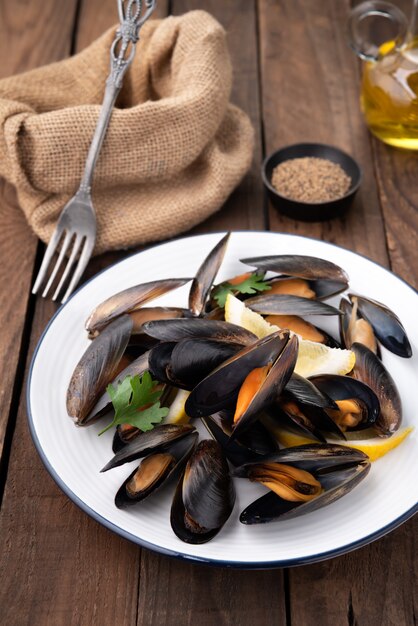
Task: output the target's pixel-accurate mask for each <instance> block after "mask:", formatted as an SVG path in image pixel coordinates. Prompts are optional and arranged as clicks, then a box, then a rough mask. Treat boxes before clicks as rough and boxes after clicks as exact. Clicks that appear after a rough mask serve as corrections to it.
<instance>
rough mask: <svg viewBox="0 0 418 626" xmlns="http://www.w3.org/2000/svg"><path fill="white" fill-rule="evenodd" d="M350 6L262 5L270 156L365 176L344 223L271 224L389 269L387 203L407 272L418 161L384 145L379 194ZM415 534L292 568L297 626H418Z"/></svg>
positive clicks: (311, 2)
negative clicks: (314, 152) (304, 145)
mask: <svg viewBox="0 0 418 626" xmlns="http://www.w3.org/2000/svg"><path fill="white" fill-rule="evenodd" d="M348 10H349V3H348V2H343V1H341V2H332V1H330V2H322V1H321V2H319V1H315V0H307V1H305V0H279V1H277V0H260V2H259V14H260V47H261V67H262V94H263V99H262V105H263V120H264V132H265V144H266V150H267V152H270V151H273V150H275V149H277V148H279V147H281V146H284V145H287V144H291V143H298V142H304V141H313V142H324V143H331V144H334V145H337V146H339V147H341V148H343V149H344V150H346V151H347V152H349V153H351V154H353V156H354V157H355V158H356V159H357V160H358V161H359V163H360V165H361V167H362V169H363V174H364V178H363V182H362V186H361V192H360V193H359V195H358V197H357V198H356V201H355V204H354V206H353V207H352V209H351V210H350V212H349V214H348V215H347V216H346V217H345V218H344V219H338V220H333V221H331V222H327V223H323V224H321V223H314V224H309V223H303V222H295V221H293V220H291V219H288V218H286V217H284V216H281V215H280V214H279V213H278V212H277V211H276V210H275V209H273V208H271V209H270V224H271V228H272V229H273V230H282V231H286V232H296V233H298V234H302V235H307V236H313V237H317V238H320V239H324V240H325V241H331V242H333V243H337V244H339V245H342V246H345V247H347V248H350V249H352V250H356V251H358V252H361V253H362V254H365V255H366V256H369V257H370V258H372V259H374V260H376V261H378V262H380V263H381V264H383V265H386V266H388V265H389V258H388V254H387V242H386V237H385V235H386V233H385V226H384V224H385V223H384V221H383V219H382V212H381V206H380V203H381V202H382V204H383V206H384V209H385V215H386V228H387V229H388V235H389V238H388V244H389V250H391V247H392V244H391V237H392V241H394V242H396V243H395V250H394V251H393V253H392V252H391V256H392V255H393V257H394V258H395V255H396V254H398V264H399V266H400V269H399V271H401V272H402V271H405V270H406V267H405V265H402V264H404V263H405V262H406V263H408V262H410V260H412V259H414V258H415V259H416V254H417V236H416V223H415V222H414V219H416V211H415V214H414V209H413V206H414V203H413V202H412V201H411V200H412V198H413V197H414V194H415V198H416V193H417V186H416V182H415V184H414V185H410V186H409V187H408V182H407V181H408V180H409V181H412V176H409V177H407V175H406V174H405V173H404V171H405V167H404V168H402V167H401V163H403V164H404V165H406V164H407V163H409V169H410V170H411V173H412V172H415V171H416V170H415V167H416V157H412V156H411V155H409V157H408V156H406V155H401V154H400V153H397V154H396V156H395V155H394V154H393V152H394V151H390V152H388V150H387V149H386V148H385V147H383V146H380V145H379V146H378V147H376V152H377V157H378V160H379V159H380V162H379V161H378V166H379V167H378V171H379V172H381V173H380V174H379V181H380V185H381V189H380V191H381V194H380V197H379V189H378V188H377V185H376V179H375V165H374V163H373V152H372V149H371V140H370V136H369V134H368V131H367V129H366V126H365V124H364V121H363V119H362V116H361V113H360V108H359V101H358V98H359V74H358V64H357V60H356V59H355V57H354V55H352V53H351V52H350V50H349V49H348V46H347V44H346V41H345V33H344V26H345V23H346V19H347V15H348ZM301 16H303V19H302V18H301ZM389 155H390V157H389ZM389 158H390V159H391V160H390V162H388V159H389ZM401 172H402V174H401ZM394 173H395V176H394ZM396 173H398V177H399V180H397V177H396ZM384 174H385V175H384ZM416 180H417V179H416ZM402 190H403V192H404V193H405V194H407V200H405V199H404V198H403V194H402ZM407 190H408V191H407ZM386 194H387V195H388V196H389V197H388V198H387V199H385V195H386ZM399 202H401V203H402V209H401V216H400V219H399V218H398V219H397V218H396V215H395V214H394V213H395V210H397V209H395V207H397V205H399ZM389 207H392V208H389ZM404 214H405V217H404ZM414 216H415V217H414ZM407 217H408V219H407ZM402 218H403V219H404V220H405V221H406V223H405V224H403V223H402ZM414 225H415V232H414V229H413V227H414ZM408 228H410V229H411V228H412V232H409V233H408V234H406V233H405V239H404V242H405V244H406V242H409V245H411V243H412V242H414V241H415V246H414V247H413V248H412V250H408V251H405V250H404V249H403V246H402V245H401V238H402V231H405V230H407V229H408ZM415 267H416V263H415ZM348 269H349V268H348ZM410 269H411V267H410ZM417 269H418V268H417ZM413 528H414V521H410V522H409V523H408V524H405V525H404V526H403V527H402V528H400V529H399V530H397V531H396V532H395V533H393V534H391V535H390V536H388V537H386V538H385V539H383V540H382V541H380V542H377V543H375V544H372V545H370V546H368V547H366V548H363V549H362V550H361V551H359V552H355V553H353V554H350V555H346V556H344V557H340V558H338V559H333V560H331V561H326V562H324V563H321V564H318V565H311V566H308V567H300V568H294V569H292V570H289V592H290V597H289V605H290V616H291V623H292V624H303V625H305V624H306V625H312V626H313V625H316V624H318V623H320V624H323V625H324V626H325V625H327V624H329V625H330V626H331V625H334V624H349V625H354V624H358V625H359V626H360V625H363V624H364V625H366V624H385V625H386V624H412V623H413V621H412V620H413V615H414V613H413V598H412V591H411V589H413V586H412V587H411V585H410V582H412V581H409V582H408V584H407V585H406V586H405V584H404V582H403V581H404V578H403V576H404V572H406V571H410V570H409V568H411V567H412V560H411V554H413V553H414V552H413V549H414V543H413ZM389 563H390V566H389ZM370 580H373V585H371V584H370V583H369V582H368V581H370ZM376 589H378V590H379V591H376ZM382 590H384V591H382Z"/></svg>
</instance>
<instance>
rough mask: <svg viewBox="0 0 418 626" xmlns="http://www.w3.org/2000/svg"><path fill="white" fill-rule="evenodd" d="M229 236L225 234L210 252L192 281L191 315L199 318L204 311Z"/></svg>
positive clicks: (190, 294)
mask: <svg viewBox="0 0 418 626" xmlns="http://www.w3.org/2000/svg"><path fill="white" fill-rule="evenodd" d="M230 234H231V233H227V234H226V235H225V237H223V238H222V239H221V240H220V242H219V243H218V244H217V245H216V246H215V247H214V248H213V250H211V252H210V253H209V254H208V256H207V257H206V258H205V260H204V261H203V263H202V265H201V266H200V267H199V269H198V271H197V273H196V276H195V278H194V279H193V282H192V285H191V287H190V293H189V309H190V311H191V313H192V315H195V316H199V315H201V314H202V313H203V311H204V308H205V304H206V301H207V299H208V295H209V292H210V290H211V287H212V284H213V281H214V280H215V277H216V274H217V273H218V270H219V268H220V266H221V264H222V261H223V258H224V256H225V252H226V247H227V245H228V241H229V237H230Z"/></svg>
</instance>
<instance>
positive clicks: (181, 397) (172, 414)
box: [161, 389, 190, 424]
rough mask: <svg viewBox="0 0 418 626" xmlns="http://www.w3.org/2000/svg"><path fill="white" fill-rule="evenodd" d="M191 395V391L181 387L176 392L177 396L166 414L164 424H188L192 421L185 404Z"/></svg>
mask: <svg viewBox="0 0 418 626" xmlns="http://www.w3.org/2000/svg"><path fill="white" fill-rule="evenodd" d="M189 395H190V391H185V390H184V389H179V390H178V391H177V393H176V397H175V398H174V400H173V402H172V403H171V405H170V409H169V411H168V414H167V415H166V416H165V418H164V419H163V421H162V422H161V423H162V424H187V423H188V422H189V421H190V417H189V416H188V415H187V413H186V411H185V408H184V405H185V404H186V400H187V398H188V397H189Z"/></svg>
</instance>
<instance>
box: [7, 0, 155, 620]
mask: <svg viewBox="0 0 418 626" xmlns="http://www.w3.org/2000/svg"><path fill="white" fill-rule="evenodd" d="M35 4H36V5H38V3H37V2H35ZM165 6H166V5H165ZM159 11H160V14H161V13H163V11H164V2H160V3H159ZM98 16H100V17H98ZM115 22H116V14H115V5H114V2H113V0H107V1H106V2H105V3H104V2H91V1H90V2H85V3H84V4H83V5H82V6H81V10H80V15H79V20H78V30H77V33H78V36H77V38H76V39H77V49H79V48H81V47H83V46H85V45H87V44H88V43H90V42H91V41H92V40H93V39H94V38H96V37H97V36H99V35H100V34H101V32H102V31H103V30H104V29H106V28H108V27H109V26H110V25H112V24H114V23H115ZM54 26H56V25H54ZM57 28H58V27H57ZM69 33H70V35H71V29H70V30H69ZM70 38H71V37H70ZM116 257H117V255H107V256H103V257H101V258H99V259H96V260H95V261H94V262H92V263H91V265H90V268H89V272H90V273H94V272H96V271H98V270H99V269H101V268H102V267H104V266H105V265H106V264H110V263H111V262H112V261H113V260H115V258H116ZM32 263H33V261H32ZM28 291H29V284H28V285H27V286H25V287H22V293H26V292H28ZM55 310H56V307H55V305H53V304H52V303H51V302H50V301H44V300H42V299H41V298H38V299H37V304H36V311H35V316H34V320H33V324H32V328H31V342H30V347H29V352H28V357H27V366H28V364H29V361H30V358H31V355H32V353H33V350H34V348H35V346H36V343H37V341H38V339H39V337H40V335H41V333H42V331H43V329H44V328H45V326H46V324H47V322H48V320H49V319H50V318H51V316H52V315H53V313H54V312H55ZM25 384H26V379H25V381H24V384H23V385H22V389H24V388H25ZM0 532H1V536H2V537H3V538H5V543H4V545H5V548H4V550H3V551H2V554H1V557H0V561H1V562H0V570H1V571H2V572H7V576H6V577H5V580H4V582H3V584H2V585H1V590H0V606H1V615H0V623H2V624H7V625H8V626H9V625H14V624H16V626H20V625H24V624H28V625H30V626H32V625H38V624H39V625H42V626H44V625H49V624H50V625H51V626H56V625H61V624H62V625H63V626H64V625H65V626H67V625H69V624H71V625H72V624H74V625H79V624H89V625H90V624H91V625H93V624H97V625H100V626H102V625H104V626H107V625H109V626H112V625H114V624H121V625H122V624H128V625H130V624H134V623H135V621H136V614H137V607H138V602H137V598H138V586H139V571H140V565H139V563H140V550H139V548H138V547H137V546H134V545H133V544H131V543H129V542H127V541H125V540H123V539H121V538H120V537H118V536H116V535H114V534H112V533H110V532H109V531H107V530H106V529H105V528H103V527H102V526H100V525H99V524H97V523H96V522H94V521H92V520H91V519H90V518H89V517H88V516H86V514H85V513H83V512H82V511H81V510H79V509H78V508H77V507H76V506H75V505H74V504H73V503H71V502H70V501H69V499H68V498H67V497H66V496H64V495H63V493H62V492H61V491H60V489H59V488H58V487H57V486H56V485H55V483H54V482H53V480H52V479H51V478H50V477H49V475H48V473H47V471H46V470H45V468H44V467H43V466H42V463H41V461H40V459H39V456H38V454H37V452H36V450H35V448H34V446H33V443H32V441H31V438H30V434H29V431H28V427H27V420H26V406H25V399H24V394H22V395H21V397H20V403H19V410H18V415H17V423H16V430H15V433H14V437H13V444H12V449H11V454H10V463H9V472H8V482H7V485H6V489H5V493H4V501H3V508H2V516H1V520H0ZM11 599H12V600H11Z"/></svg>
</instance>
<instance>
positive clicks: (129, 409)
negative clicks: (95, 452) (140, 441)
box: [99, 372, 168, 435]
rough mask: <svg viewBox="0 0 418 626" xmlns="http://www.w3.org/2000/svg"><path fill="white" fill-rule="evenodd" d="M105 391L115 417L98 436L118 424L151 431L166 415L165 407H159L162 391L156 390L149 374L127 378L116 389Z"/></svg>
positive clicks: (110, 387) (109, 388) (111, 387)
mask: <svg viewBox="0 0 418 626" xmlns="http://www.w3.org/2000/svg"><path fill="white" fill-rule="evenodd" d="M106 391H107V393H108V394H109V396H110V399H111V400H112V404H113V408H114V409H115V417H114V418H113V422H111V424H109V425H108V426H106V428H104V429H103V430H102V431H101V432H100V433H99V435H102V434H103V433H105V432H106V431H107V430H109V428H112V426H117V425H118V424H130V425H131V426H136V427H137V428H139V429H140V430H142V431H144V432H145V431H147V430H152V429H153V428H154V424H159V423H160V422H161V421H162V419H163V417H165V416H166V415H167V413H168V408H167V407H160V402H159V401H160V398H161V394H162V390H158V389H157V390H156V381H155V380H153V379H152V378H151V374H150V373H149V372H144V373H143V374H142V376H139V375H138V374H137V375H136V376H127V377H126V378H124V380H123V381H122V382H120V383H118V384H117V385H116V387H114V386H113V385H112V384H110V385H108V387H107V389H106Z"/></svg>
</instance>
